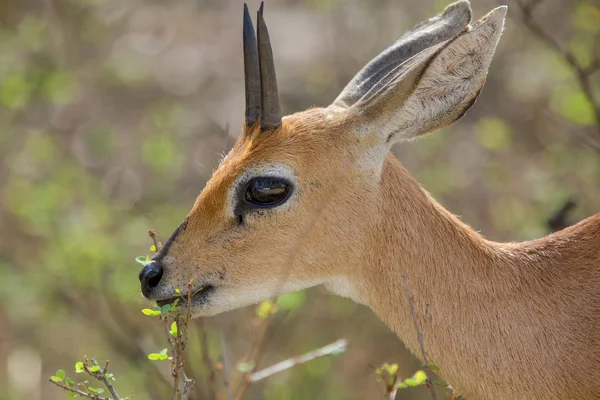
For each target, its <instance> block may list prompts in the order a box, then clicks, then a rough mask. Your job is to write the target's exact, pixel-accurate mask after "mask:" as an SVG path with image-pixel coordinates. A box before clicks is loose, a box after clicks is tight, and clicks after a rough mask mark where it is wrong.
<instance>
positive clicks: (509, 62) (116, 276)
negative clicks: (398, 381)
mask: <svg viewBox="0 0 600 400" xmlns="http://www.w3.org/2000/svg"><path fill="white" fill-rule="evenodd" d="M473 3H474V4H473V9H474V14H475V17H476V18H478V17H480V16H481V15H483V14H484V13H486V12H487V11H489V10H490V9H491V8H492V7H495V6H496V5H498V4H500V3H498V2H495V1H493V0H475V1H473ZM505 3H508V5H509V8H510V13H511V17H510V18H509V20H508V21H507V28H506V32H505V34H504V37H503V39H502V41H501V43H500V46H499V49H498V51H497V54H496V57H495V60H494V62H493V63H492V66H491V71H490V75H489V77H488V81H487V83H486V86H485V89H484V90H483V93H482V95H481V96H480V98H479V100H478V102H477V104H476V105H475V106H474V107H473V108H472V109H471V110H470V111H469V112H468V113H467V115H466V116H465V117H464V118H463V119H462V120H461V121H459V122H458V123H456V124H454V125H453V126H451V127H449V128H446V129H444V130H443V131H440V132H437V133H436V134H433V135H429V136H428V137H426V138H424V139H422V140H419V141H417V142H413V143H407V144H404V145H401V146H397V148H395V149H394V151H395V152H396V153H397V155H398V156H399V158H400V159H401V160H402V161H403V163H404V164H405V165H406V166H407V168H408V169H409V170H410V171H411V172H412V173H413V174H414V175H415V176H416V178H417V179H418V180H419V181H420V182H421V183H422V184H423V185H424V186H425V187H426V188H427V189H428V190H429V191H431V192H432V193H433V194H434V196H435V197H436V198H437V199H438V200H439V201H440V202H441V203H442V204H444V205H445V206H446V207H447V208H449V209H450V210H451V211H453V212H454V213H456V214H458V215H460V216H461V217H462V218H463V219H464V220H465V221H466V222H467V223H469V224H471V225H472V226H473V227H474V228H475V229H477V230H480V231H481V232H482V233H483V234H484V235H486V236H487V237H488V238H491V239H493V240H501V241H514V240H526V239H531V238H536V237H539V236H542V235H544V234H546V233H547V229H548V228H547V226H546V224H545V221H546V219H547V218H548V216H549V215H550V214H551V213H552V212H553V211H555V210H556V209H558V208H559V207H560V206H561V205H562V204H563V203H564V201H565V200H566V199H567V198H569V197H571V196H573V197H575V198H576V199H577V201H578V208H577V210H576V212H575V215H574V220H577V219H582V218H584V217H585V216H588V215H591V214H594V213H595V212H598V211H599V210H600V184H599V182H600V124H599V123H598V121H597V116H596V115H595V113H594V106H593V104H592V103H591V102H590V96H592V98H595V99H598V98H599V97H600V76H599V75H600V74H598V73H596V74H591V73H590V74H587V72H588V71H587V69H590V70H591V68H592V67H593V66H595V65H596V64H597V60H598V58H599V57H600V3H599V2H598V1H593V0H588V1H582V0H544V1H541V2H540V4H539V5H538V6H537V7H536V8H535V11H534V13H533V15H534V19H535V21H536V22H537V23H538V24H539V25H541V26H542V28H543V29H544V30H545V31H546V32H547V33H548V34H549V35H550V36H551V37H552V38H553V39H554V40H555V41H556V42H557V43H558V44H559V45H560V46H561V47H562V48H563V49H566V50H567V51H568V52H569V54H572V55H573V61H574V62H575V63H577V64H578V65H579V66H580V69H581V70H582V71H586V74H587V75H586V77H587V78H586V79H587V81H588V82H587V89H589V91H588V93H585V92H584V91H582V87H581V85H580V82H579V81H578V80H577V74H576V73H575V71H574V70H573V68H571V66H570V65H569V64H568V63H567V62H566V61H565V57H564V54H560V53H557V52H556V51H555V50H554V49H552V48H551V47H550V46H548V45H547V44H546V43H545V42H544V41H543V40H540V38H539V37H538V36H537V35H536V34H535V33H534V32H532V30H530V29H529V28H528V27H527V25H526V24H525V23H524V21H523V19H522V17H521V14H520V13H519V7H517V6H516V5H517V4H516V3H515V2H514V0H507V1H506V2H505ZM445 5H447V2H446V1H441V0H371V1H368V2H367V1H364V0H268V1H267V5H266V11H265V18H266V19H267V21H268V23H269V30H270V32H271V37H272V42H273V48H274V54H275V61H276V66H277V74H278V79H279V88H280V96H281V102H282V108H283V110H284V112H286V113H291V112H294V111H298V110H302V109H305V108H307V107H309V106H312V105H327V104H329V103H330V102H331V101H332V100H333V99H334V98H335V97H336V96H337V94H338V93H339V91H340V90H341V89H342V88H343V87H344V86H345V84H346V83H347V82H348V81H349V80H350V78H351V77H352V76H353V75H354V73H356V72H357V71H358V69H360V68H361V67H362V65H364V64H365V63H366V62H367V61H368V60H369V59H370V58H371V57H373V56H375V55H376V54H377V53H378V52H379V51H381V50H382V49H383V48H385V47H386V46H387V45H389V44H391V43H392V42H393V41H394V40H395V39H396V38H397V37H399V36H400V35H401V34H402V33H403V32H404V31H405V30H407V29H409V28H411V27H412V26H413V25H414V24H415V23H417V22H419V21H421V20H423V19H425V18H427V17H430V16H432V15H434V14H436V13H438V12H440V11H441V10H442V9H443V7H445ZM249 6H250V8H251V9H252V10H256V9H257V7H258V1H255V0H250V1H249ZM241 17H242V3H241V1H237V0H235V1H234V0H169V1H167V0H3V1H1V2H0V399H31V400H36V399H49V400H52V399H59V398H61V399H62V398H67V393H66V392H63V391H60V390H58V389H57V388H55V387H52V386H51V385H50V384H49V383H48V382H47V379H48V377H49V376H50V375H52V374H53V373H54V371H55V370H56V369H57V368H65V369H67V370H68V371H72V369H73V365H74V364H75V362H76V361H78V360H80V359H82V357H83V355H84V354H88V355H90V356H94V357H96V358H97V359H98V360H105V359H110V360H111V370H112V372H114V373H115V374H116V375H117V381H116V386H117V388H118V389H119V391H120V392H121V394H122V395H126V394H129V393H131V392H132V391H134V393H135V398H138V399H165V398H168V397H169V394H168V393H169V392H170V387H169V383H168V380H165V379H168V365H167V364H166V363H165V362H163V363H161V362H156V361H154V362H152V361H148V360H147V358H146V355H147V353H149V352H152V351H156V350H157V349H161V348H163V347H166V342H165V338H164V336H163V332H162V330H161V326H160V324H158V323H156V321H153V320H151V319H149V318H148V317H145V316H144V315H142V313H141V312H140V309H141V308H143V307H144V306H146V302H145V301H143V299H142V297H141V295H140V293H139V283H138V279H137V274H138V272H139V270H140V265H139V264H136V263H135V262H134V257H135V256H138V255H141V254H147V253H149V246H150V240H149V239H148V237H147V230H148V229H149V228H153V229H156V230H157V232H158V234H159V237H160V238H162V240H165V239H166V238H167V237H168V235H169V234H170V233H171V231H172V230H173V229H174V228H175V227H176V226H177V225H178V223H179V222H180V221H181V220H182V219H183V217H184V216H185V215H186V214H187V212H188V211H189V209H190V208H191V206H192V204H193V201H194V198H195V196H196V195H197V194H198V193H199V192H200V190H201V189H202V187H203V185H204V183H205V182H206V180H207V179H208V178H209V177H210V175H211V171H212V169H213V168H214V167H215V166H216V165H217V163H218V161H219V159H220V157H221V155H222V154H223V153H224V152H227V151H228V150H229V148H230V147H231V145H232V143H233V142H234V141H235V139H236V137H237V136H238V134H239V132H240V128H241V123H242V119H243V106H244V89H243V85H244V83H243V64H242V42H241ZM596 104H598V103H596ZM596 107H597V106H596ZM295 299H296V300H297V301H299V302H301V304H302V305H301V307H299V308H298V309H296V310H294V311H292V312H291V313H289V314H288V315H286V316H285V317H277V316H276V317H275V320H274V322H273V330H272V331H271V334H270V335H269V339H268V343H267V346H266V351H265V355H264V357H263V360H262V362H261V365H262V366H267V365H269V364H272V363H274V362H277V361H280V360H283V359H286V358H288V357H291V356H293V355H297V354H300V353H304V352H306V351H309V350H311V349H313V348H315V347H319V346H323V345H325V344H327V343H329V342H332V341H334V340H336V339H338V338H346V339H348V340H349V347H348V350H347V352H346V353H345V354H344V355H343V356H342V357H339V358H333V359H331V358H324V359H320V360H317V361H314V362H312V363H309V364H305V365H302V366H299V367H297V368H294V369H291V370H288V371H286V372H284V373H281V374H278V375H276V376H274V377H272V378H270V379H267V380H265V381H263V382H261V383H260V384H257V385H255V386H253V387H252V388H251V389H250V390H249V392H248V394H247V397H246V398H249V399H259V398H266V399H285V400H287V399H308V398H319V399H340V400H341V399H366V398H381V397H380V396H382V388H381V384H380V383H378V382H376V381H375V374H374V372H373V367H374V366H377V365H380V364H381V363H383V362H386V361H387V362H398V363H399V364H400V369H399V372H400V375H402V376H409V375H411V374H412V373H413V372H414V371H415V370H416V369H417V368H418V367H419V363H418V362H417V361H416V359H414V358H413V357H412V356H411V355H410V354H408V353H407V352H406V350H405V349H404V347H403V345H402V344H401V343H400V342H399V340H397V338H396V337H395V335H394V334H393V333H391V332H390V331H389V329H388V328H387V327H385V326H384V324H383V323H381V322H380V321H379V320H378V319H377V318H376V317H375V316H374V315H373V314H372V313H371V312H370V311H369V310H367V309H366V308H364V307H362V306H358V305H356V304H354V303H352V302H351V301H349V300H345V299H341V298H338V297H334V296H332V295H329V294H328V293H327V292H326V291H325V290H323V289H322V288H315V289H312V290H309V291H306V292H304V293H302V294H299V295H296V297H295ZM201 323H202V324H203V325H204V329H205V330H206V333H207V337H208V340H207V342H208V347H209V348H208V351H209V354H210V356H211V357H212V358H214V360H215V362H217V361H218V360H219V359H220V358H221V356H222V344H223V343H225V344H226V353H227V358H228V360H229V361H230V362H231V363H232V365H235V362H236V361H237V360H240V359H241V358H242V357H243V356H244V355H245V353H246V351H247V350H248V348H249V347H250V344H251V341H252V337H253V334H254V332H255V330H256V314H255V309H254V308H253V307H250V308H247V309H243V310H239V311H235V312H231V313H228V314H225V315H221V316H218V317H215V318H210V319H206V320H204V321H195V322H194V327H193V330H192V332H191V340H190V346H191V348H190V355H189V357H188V359H189V365H188V367H189V374H190V375H191V376H192V377H194V378H196V379H197V391H196V393H195V395H194V398H195V399H204V398H207V397H206V385H205V384H204V383H203V381H204V380H205V379H206V377H207V376H208V373H209V371H207V369H206V367H205V366H204V364H203V362H202V360H201V348H200V339H199V336H200V333H199V332H200V331H199V329H198V328H199V324H201ZM407 323H409V322H407ZM238 376H239V373H236V372H235V371H234V372H233V376H232V379H234V380H235V379H236V378H237V377H238ZM165 377H166V378H165ZM220 379H221V378H220V377H219V393H218V394H219V398H221V399H224V398H225V391H224V389H223V388H224V386H223V385H222V384H221V383H220ZM398 398H403V399H424V398H428V392H427V391H426V389H424V388H415V389H410V390H408V391H406V392H402V393H400V394H399V396H398Z"/></svg>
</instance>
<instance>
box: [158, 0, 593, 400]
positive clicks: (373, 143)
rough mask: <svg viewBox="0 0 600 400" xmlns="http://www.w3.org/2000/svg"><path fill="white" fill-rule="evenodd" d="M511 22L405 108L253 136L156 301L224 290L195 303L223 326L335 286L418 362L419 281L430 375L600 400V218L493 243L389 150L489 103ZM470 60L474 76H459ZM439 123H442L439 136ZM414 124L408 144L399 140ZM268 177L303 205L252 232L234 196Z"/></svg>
mask: <svg viewBox="0 0 600 400" xmlns="http://www.w3.org/2000/svg"><path fill="white" fill-rule="evenodd" d="M462 7H463V8H464V9H465V10H466V8H465V7H464V3H462ZM505 12H506V10H505V9H496V10H495V11H492V13H490V14H489V19H486V18H484V19H482V21H483V22H481V23H480V24H479V25H478V28H477V29H473V30H471V31H468V32H467V31H465V33H464V34H462V36H460V37H459V38H458V39H456V40H454V41H453V42H452V44H451V45H448V46H446V48H447V49H448V50H447V51H445V50H444V51H441V52H440V53H439V54H438V55H437V56H436V57H438V58H436V59H435V60H433V61H431V62H430V61H429V59H427V64H426V65H427V66H426V68H427V70H426V71H425V73H424V74H422V75H419V76H420V77H421V76H422V78H419V80H418V82H417V83H415V85H417V86H416V89H415V86H414V85H413V84H410V85H406V82H405V81H404V86H406V87H407V88H409V89H410V90H411V92H410V93H409V94H408V95H406V96H405V97H404V100H403V102H401V104H400V103H399V102H397V101H396V100H397V98H402V93H397V96H389V93H388V92H386V91H385V90H384V91H382V95H377V94H376V95H374V96H372V97H370V98H369V99H368V103H369V105H368V107H369V113H368V118H367V119H365V113H364V109H363V108H361V107H362V106H361V103H360V102H359V103H357V104H355V105H353V106H350V107H348V108H346V107H343V106H340V105H339V104H336V105H333V106H331V107H328V108H315V109H311V110H307V111H304V112H301V113H297V114H294V115H291V116H289V117H286V118H284V119H283V121H282V124H281V126H280V127H279V128H278V129H277V130H275V131H269V132H261V131H260V128H259V127H257V126H255V127H246V128H245V129H244V132H243V133H242V136H241V137H240V139H239V140H238V142H237V143H236V145H235V146H234V148H233V149H232V151H231V152H230V154H229V155H228V156H227V157H226V158H225V159H224V161H223V162H222V163H221V165H220V166H219V167H218V169H217V170H216V171H215V173H214V175H213V177H212V178H211V180H210V181H209V182H208V183H207V185H206V187H205V189H204V190H203V191H202V193H201V194H200V196H199V197H198V199H197V201H196V203H195V205H194V207H193V209H192V211H191V212H190V214H189V216H188V218H187V220H186V223H185V224H182V227H181V228H180V229H179V231H178V234H177V236H176V237H175V238H174V239H173V240H172V241H171V243H169V245H168V246H166V247H165V248H164V249H163V250H162V251H161V254H160V257H162V263H163V266H164V276H163V278H162V280H161V281H160V284H159V285H158V286H157V287H156V288H154V289H153V291H152V294H151V296H152V298H154V299H165V298H168V297H171V296H173V295H174V293H175V288H185V287H186V283H187V282H188V281H189V280H190V279H195V281H196V286H197V287H201V286H205V285H212V286H214V287H215V289H214V290H213V291H212V292H209V293H208V294H207V296H206V298H204V299H203V300H202V301H201V302H195V303H193V307H192V311H193V313H194V315H195V316H200V315H214V314H217V313H220V312H224V311H228V310H231V309H234V308H238V307H242V306H245V305H248V304H252V303H255V302H258V301H261V300H264V299H267V298H269V297H271V296H273V295H276V294H279V293H284V292H289V291H293V290H299V289H302V288H306V287H310V286H314V285H318V284H325V286H326V287H327V288H329V289H330V290H332V291H333V292H335V293H338V294H340V295H343V296H348V297H351V298H352V299H354V300H355V301H357V302H360V303H363V304H366V305H367V306H369V307H370V308H371V309H373V311H374V312H375V313H376V314H377V315H378V316H379V317H380V318H381V319H382V320H384V321H385V322H386V323H387V324H388V325H389V326H390V327H391V328H392V329H393V330H394V332H396V334H397V335H398V336H399V338H400V339H401V340H402V341H403V342H404V343H405V344H406V345H407V346H408V348H409V349H411V351H412V352H413V353H415V354H416V355H417V356H419V354H420V353H419V344H418V342H417V336H416V332H415V329H414V326H413V324H412V322H411V317H410V311H409V307H408V305H407V300H406V294H405V292H404V288H403V278H402V277H403V276H405V277H406V278H407V280H408V282H409V285H410V289H411V294H412V295H413V296H414V299H415V309H416V310H417V314H418V315H417V316H418V318H420V319H423V318H424V315H423V312H422V310H424V306H425V304H428V307H429V310H430V315H429V320H428V322H427V329H426V333H425V339H424V342H425V343H424V344H425V348H426V350H427V353H428V355H429V358H430V361H431V362H432V363H434V364H436V365H438V366H439V367H440V368H441V375H442V376H443V377H444V378H445V379H447V380H448V382H449V383H450V384H452V385H453V386H454V387H455V388H456V389H457V390H458V391H459V392H461V393H463V394H465V395H466V396H467V397H468V398H470V399H471V400H476V399H534V398H535V399H566V398H569V399H597V398H600V214H597V215H595V216H593V217H590V218H588V219H587V220H585V221H583V222H581V223H579V224H577V225H575V226H573V227H570V228H567V229H565V230H563V231H560V232H558V233H555V234H553V235H550V236H548V237H545V238H542V239H538V240H534V241H531V242H525V243H518V244H515V243H509V244H503V243H494V242H490V241H487V240H486V239H484V238H483V237H481V236H480V235H479V234H477V233H476V232H475V231H474V230H472V229H471V228H469V227H468V226H466V225H465V224H464V223H462V222H461V221H460V220H459V219H458V218H456V217H455V216H453V215H452V214H450V213H449V212H448V211H446V210H445V209H444V208H443V207H441V206H440V205H439V204H438V203H437V202H436V201H435V200H433V199H432V198H431V197H430V196H429V195H428V194H427V193H426V192H425V191H424V190H423V189H422V188H421V187H420V186H419V185H418V184H417V183H416V182H415V181H414V180H413V179H412V178H411V177H410V176H409V174H408V173H407V172H406V171H405V170H404V169H403V168H402V167H401V165H400V163H399V162H398V161H397V160H396V159H395V158H394V157H393V156H392V155H390V154H389V151H388V150H389V146H391V143H389V142H390V138H391V137H392V136H391V134H392V133H394V134H395V133H396V132H397V133H398V134H395V135H393V136H394V140H393V141H397V140H400V138H403V135H405V134H406V132H409V134H408V135H406V137H407V138H410V137H415V136H418V135H420V134H423V133H425V132H428V131H430V130H432V129H433V128H437V127H438V126H439V125H444V124H448V123H451V122H453V121H454V120H455V119H457V118H459V117H460V116H461V115H462V114H463V113H464V110H465V107H467V108H468V106H470V105H471V104H472V103H473V102H474V98H475V97H476V95H477V93H478V92H479V90H480V89H481V84H482V83H481V82H483V81H484V78H485V73H486V70H487V66H488V65H489V62H490V61H491V55H492V54H493V51H494V49H495V46H496V43H497V41H498V39H499V35H500V32H501V29H502V26H503V24H502V22H501V21H503V16H504V14H505ZM476 26H477V25H476ZM469 35H470V36H469ZM467 53H468V54H467ZM465 54H467V57H472V59H471V61H470V62H464V63H462V64H461V63H458V62H455V61H456V59H458V58H461V57H465ZM461 60H462V58H461ZM482 60H483V61H482ZM462 61H464V60H462ZM452 65H458V66H457V67H456V68H458V69H459V70H456V71H455V70H454V69H453V68H455V67H448V66H452ZM447 74H449V75H447ZM409 75H410V74H409ZM456 77H458V78H456ZM401 78H402V77H399V78H398V79H397V80H395V81H394V82H395V83H393V82H391V83H390V87H389V90H390V91H394V90H395V91H396V92H398V88H399V87H402V85H403V83H402V82H403V81H402V79H401ZM455 78H456V79H455ZM457 79H458V80H457ZM456 82H459V83H460V84H456ZM449 88H450V89H449ZM386 90H387V89H386ZM400 92H403V90H400ZM386 93H387V94H388V95H386ZM452 96H454V97H452ZM392 97H395V98H396V100H393V99H392ZM390 101H391V102H393V101H396V102H395V103H394V104H393V106H390V104H391V103H389V102H390ZM433 103H435V104H436V106H435V107H434V108H431V107H429V105H430V104H433ZM428 107H429V108H428ZM398 109H400V110H401V112H400V113H398V111H397V110H398ZM432 115H433V116H435V115H438V116H440V115H441V116H442V117H443V118H442V117H436V118H438V119H437V120H436V121H435V124H433V125H435V126H433V125H432V123H431V121H430V120H427V118H428V116H432ZM449 116H452V117H451V118H450V117H449ZM407 118H409V119H410V124H408V125H406V126H407V127H408V128H406V129H408V131H407V130H406V129H398V128H397V127H398V126H402V124H404V123H406V121H407V120H408V119H407ZM419 118H421V119H419ZM440 118H441V119H440ZM367 120H368V121H367ZM396 122H397V125H396ZM395 129H398V130H397V131H396V130H395ZM267 167H273V168H276V169H277V168H279V169H278V171H291V172H289V173H290V174H292V175H293V178H294V180H295V186H296V192H295V193H294V194H293V196H292V197H291V198H290V199H289V200H288V201H287V202H286V203H285V204H283V205H281V206H277V207H274V208H272V209H265V210H261V211H258V212H257V211H253V212H249V213H247V215H245V216H244V222H243V223H242V224H240V223H239V221H238V220H237V219H236V216H235V215H234V212H233V209H234V206H235V203H236V201H237V200H236V198H237V197H236V196H237V195H236V194H235V193H234V192H235V190H234V186H235V185H236V184H239V181H240V179H242V178H244V179H245V177H246V175H245V174H248V173H251V172H252V171H255V170H260V169H261V168H263V169H264V168H267ZM252 173H253V172H252ZM242 183H243V182H242ZM238 197H239V196H238ZM232 199H233V200H232Z"/></svg>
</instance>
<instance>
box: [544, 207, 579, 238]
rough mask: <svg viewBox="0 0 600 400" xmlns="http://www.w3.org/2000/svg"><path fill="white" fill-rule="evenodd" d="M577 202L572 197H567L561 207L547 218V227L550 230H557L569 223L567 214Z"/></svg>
mask: <svg viewBox="0 0 600 400" xmlns="http://www.w3.org/2000/svg"><path fill="white" fill-rule="evenodd" d="M576 206H577V203H575V201H574V200H573V199H568V200H567V201H566V202H565V203H564V204H563V205H562V207H561V208H560V209H559V210H557V211H556V212H555V213H554V214H552V215H551V216H550V218H548V221H547V223H548V228H549V229H550V231H551V232H558V231H560V230H562V229H565V228H566V227H567V226H570V225H571V222H570V221H569V219H570V218H569V214H570V213H571V211H573V210H574V209H575V207H576Z"/></svg>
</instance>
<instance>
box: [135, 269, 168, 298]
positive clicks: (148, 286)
mask: <svg viewBox="0 0 600 400" xmlns="http://www.w3.org/2000/svg"><path fill="white" fill-rule="evenodd" d="M163 272H164V271H163V268H162V266H161V265H160V264H159V263H157V262H156V261H150V262H149V263H148V264H146V265H145V266H144V268H143V269H142V271H141V272H140V275H139V278H140V283H141V284H142V293H143V294H144V295H145V296H149V295H150V292H151V291H152V289H154V288H155V287H157V286H158V284H159V283H160V280H161V278H162V276H163Z"/></svg>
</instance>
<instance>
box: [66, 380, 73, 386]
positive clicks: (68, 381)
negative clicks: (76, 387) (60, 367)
mask: <svg viewBox="0 0 600 400" xmlns="http://www.w3.org/2000/svg"><path fill="white" fill-rule="evenodd" d="M65 383H66V384H67V386H73V383H75V382H73V379H71V378H67V379H66V380H65Z"/></svg>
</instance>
